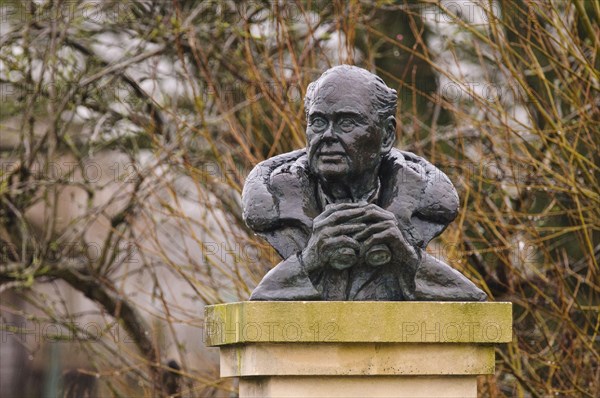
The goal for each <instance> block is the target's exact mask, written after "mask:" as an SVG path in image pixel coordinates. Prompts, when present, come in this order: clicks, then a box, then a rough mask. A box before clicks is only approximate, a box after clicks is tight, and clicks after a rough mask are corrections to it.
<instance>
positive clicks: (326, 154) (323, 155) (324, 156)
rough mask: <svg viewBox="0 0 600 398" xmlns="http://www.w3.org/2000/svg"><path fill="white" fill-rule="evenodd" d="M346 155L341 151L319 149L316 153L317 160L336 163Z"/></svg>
mask: <svg viewBox="0 0 600 398" xmlns="http://www.w3.org/2000/svg"><path fill="white" fill-rule="evenodd" d="M345 156H346V153H345V152H342V151H320V152H319V153H318V157H319V160H320V161H321V162H324V163H338V162H341V161H342V160H343V159H344V157H345Z"/></svg>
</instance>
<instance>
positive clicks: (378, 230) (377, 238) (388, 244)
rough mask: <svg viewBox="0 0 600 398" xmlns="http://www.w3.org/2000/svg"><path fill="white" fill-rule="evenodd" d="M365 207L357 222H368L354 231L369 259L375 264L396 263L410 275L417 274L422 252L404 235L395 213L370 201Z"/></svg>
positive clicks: (407, 275)
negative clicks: (364, 226) (360, 228)
mask: <svg viewBox="0 0 600 398" xmlns="http://www.w3.org/2000/svg"><path fill="white" fill-rule="evenodd" d="M364 210H365V213H364V214H363V215H362V216H360V217H358V218H356V219H355V220H353V222H355V223H361V224H367V225H368V227H367V228H365V229H364V230H362V231H360V232H358V233H357V234H356V235H354V239H355V240H357V241H358V242H360V244H361V247H362V253H361V255H363V256H365V261H366V262H367V263H368V264H370V265H372V266H379V265H384V264H387V263H392V264H394V265H397V266H398V267H400V269H399V270H400V271H401V272H402V273H403V274H405V276H406V277H407V279H411V278H414V275H415V273H416V272H417V267H418V265H419V263H420V261H421V255H420V252H418V251H417V250H416V249H415V248H414V247H413V246H412V245H411V244H410V243H409V242H408V241H407V240H406V238H405V237H404V234H403V233H402V231H401V230H400V228H399V227H398V222H397V220H396V217H395V216H394V214H393V213H391V212H389V211H387V210H384V209H382V208H381V207H379V206H377V205H374V204H370V205H366V206H365V207H364Z"/></svg>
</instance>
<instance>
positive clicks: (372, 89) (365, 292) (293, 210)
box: [242, 65, 487, 301]
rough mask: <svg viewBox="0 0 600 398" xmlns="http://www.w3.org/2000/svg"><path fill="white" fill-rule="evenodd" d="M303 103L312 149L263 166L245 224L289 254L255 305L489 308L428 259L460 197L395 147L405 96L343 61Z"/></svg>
mask: <svg viewBox="0 0 600 398" xmlns="http://www.w3.org/2000/svg"><path fill="white" fill-rule="evenodd" d="M304 105H305V111H306V120H307V128H306V138H307V146H306V148H305V149H301V150H297V151H293V152H289V153H285V154H282V155H278V156H275V157H272V158H270V159H267V160H265V161H263V162H261V163H260V164H258V165H257V166H256V167H255V168H254V169H253V170H252V172H251V173H250V175H249V176H248V178H247V180H246V184H245V186H244V192H243V195H242V202H243V208H244V213H243V216H244V220H245V221H246V223H247V225H248V226H249V227H250V228H251V229H252V230H253V231H255V232H256V233H257V234H258V235H259V236H261V237H263V238H264V239H266V240H267V241H268V242H269V243H270V244H271V245H272V246H273V247H274V248H275V249H276V250H277V252H278V253H279V254H280V255H281V256H282V258H283V261H282V262H281V263H279V264H278V265H277V266H276V267H275V268H273V269H272V270H271V271H269V272H268V273H267V274H266V275H265V277H264V278H263V280H262V281H261V282H260V284H259V285H258V286H257V287H256V289H255V290H254V291H253V292H252V295H251V297H250V300H342V301H343V300H365V301H366V300H380V301H405V300H445V301H482V300H485V299H486V297H487V296H486V294H485V293H484V292H483V291H481V290H480V289H479V288H477V287H476V286H475V285H474V284H473V283H472V282H470V281H469V280H468V279H467V278H465V277H464V276H463V275H462V274H460V273H459V272H458V271H456V270H454V269H453V268H451V267H450V266H448V265H447V264H445V263H443V262H441V261H439V260H438V259H436V258H435V257H433V256H431V255H429V254H428V253H426V251H425V248H426V246H427V244H428V243H429V242H430V241H431V240H432V239H433V238H434V237H436V236H438V235H439V234H440V233H441V232H442V231H443V230H444V229H445V228H446V227H447V226H448V224H449V223H450V222H451V221H452V220H454V218H455V217H456V214H457V210H458V195H457V193H456V190H455V189H454V186H453V185H452V183H451V182H450V180H449V179H448V177H447V176H446V175H445V174H444V173H443V172H442V171H440V170H439V169H438V168H436V167H435V166H433V165H432V164H431V163H429V162H428V161H426V160H425V159H423V158H421V157H419V156H416V155H414V154H412V153H410V152H404V151H400V150H398V149H395V148H394V147H393V145H394V142H395V139H396V119H395V114H396V106H397V94H396V91H395V90H393V89H391V88H389V87H388V86H387V85H386V84H385V83H384V82H383V80H382V79H381V78H379V77H378V76H376V75H374V74H372V73H370V72H368V71H367V70H365V69H361V68H358V67H355V66H349V65H341V66H336V67H334V68H331V69H329V70H327V71H326V72H325V73H323V74H322V75H321V77H319V79H317V80H316V81H315V82H313V83H311V84H310V85H309V86H308V90H307V93H306V98H305V100H304Z"/></svg>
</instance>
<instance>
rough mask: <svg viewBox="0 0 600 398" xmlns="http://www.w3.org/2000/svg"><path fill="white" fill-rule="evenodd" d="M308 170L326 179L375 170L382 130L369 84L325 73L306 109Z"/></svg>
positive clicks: (348, 176)
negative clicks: (372, 102) (373, 104)
mask: <svg viewBox="0 0 600 398" xmlns="http://www.w3.org/2000/svg"><path fill="white" fill-rule="evenodd" d="M307 119H308V120H307V128H306V138H307V141H308V143H307V151H308V161H309V166H310V169H311V171H312V172H313V173H315V174H316V175H317V176H319V177H321V178H323V179H324V180H328V181H339V180H343V181H347V182H352V181H353V179H354V181H356V179H355V178H356V177H360V176H363V175H364V174H365V173H375V172H376V170H377V168H378V166H379V163H380V159H381V156H380V155H381V151H382V149H381V146H382V140H383V135H384V131H383V128H382V126H381V125H380V123H379V116H378V114H377V112H376V111H375V109H373V106H372V104H371V93H370V90H369V86H368V84H367V83H365V82H364V81H363V80H362V79H359V78H358V77H355V76H352V75H350V76H344V77H343V78H341V77H339V76H335V75H334V76H326V77H325V78H324V79H321V81H320V82H319V83H318V87H317V88H316V90H315V93H314V100H313V101H312V104H311V105H310V108H309V109H307Z"/></svg>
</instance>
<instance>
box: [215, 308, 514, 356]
mask: <svg viewBox="0 0 600 398" xmlns="http://www.w3.org/2000/svg"><path fill="white" fill-rule="evenodd" d="M205 312H206V313H205V341H206V345H207V346H224V345H230V344H252V343H294V342H298V343H309V342H312V343H350V342H356V343H476V344H493V343H507V342H510V341H511V340H512V303H507V302H414V301H412V302H407V301H402V302H389V301H287V302H286V301H245V302H237V303H228V304H218V305H212V306H207V307H206V310H205Z"/></svg>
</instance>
